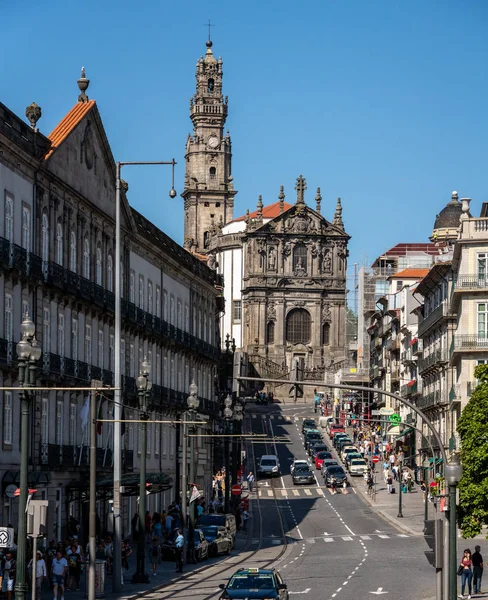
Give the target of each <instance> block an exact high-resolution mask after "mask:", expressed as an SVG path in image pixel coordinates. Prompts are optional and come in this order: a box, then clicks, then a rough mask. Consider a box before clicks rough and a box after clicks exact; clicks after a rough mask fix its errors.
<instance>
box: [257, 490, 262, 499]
mask: <svg viewBox="0 0 488 600" xmlns="http://www.w3.org/2000/svg"><path fill="white" fill-rule="evenodd" d="M262 495H263V490H258V496H259V498H261V496H262Z"/></svg>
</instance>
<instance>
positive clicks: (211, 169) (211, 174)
mask: <svg viewBox="0 0 488 600" xmlns="http://www.w3.org/2000/svg"><path fill="white" fill-rule="evenodd" d="M216 173H217V169H216V168H215V167H210V179H215V175H216Z"/></svg>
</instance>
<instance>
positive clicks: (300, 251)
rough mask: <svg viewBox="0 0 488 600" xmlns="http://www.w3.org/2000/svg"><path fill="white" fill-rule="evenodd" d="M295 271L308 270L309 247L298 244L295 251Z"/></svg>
mask: <svg viewBox="0 0 488 600" xmlns="http://www.w3.org/2000/svg"><path fill="white" fill-rule="evenodd" d="M293 270H294V271H297V270H304V271H306V270H307V247H306V246H305V244H297V245H296V246H295V248H294V249H293Z"/></svg>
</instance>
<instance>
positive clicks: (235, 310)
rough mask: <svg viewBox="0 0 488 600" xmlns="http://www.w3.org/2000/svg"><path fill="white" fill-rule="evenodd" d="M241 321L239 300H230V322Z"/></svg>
mask: <svg viewBox="0 0 488 600" xmlns="http://www.w3.org/2000/svg"><path fill="white" fill-rule="evenodd" d="M241 319H242V303H241V301H240V300H232V320H233V321H234V322H235V323H236V322H239V323H240V321H241Z"/></svg>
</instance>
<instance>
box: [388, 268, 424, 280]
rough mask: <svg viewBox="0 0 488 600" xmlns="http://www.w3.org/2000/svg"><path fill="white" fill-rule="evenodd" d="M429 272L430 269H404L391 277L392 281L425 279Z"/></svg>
mask: <svg viewBox="0 0 488 600" xmlns="http://www.w3.org/2000/svg"><path fill="white" fill-rule="evenodd" d="M429 271H430V269H403V271H398V272H397V273H395V274H394V275H391V276H390V279H423V278H424V277H425V276H426V275H427V273H428V272H429Z"/></svg>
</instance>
